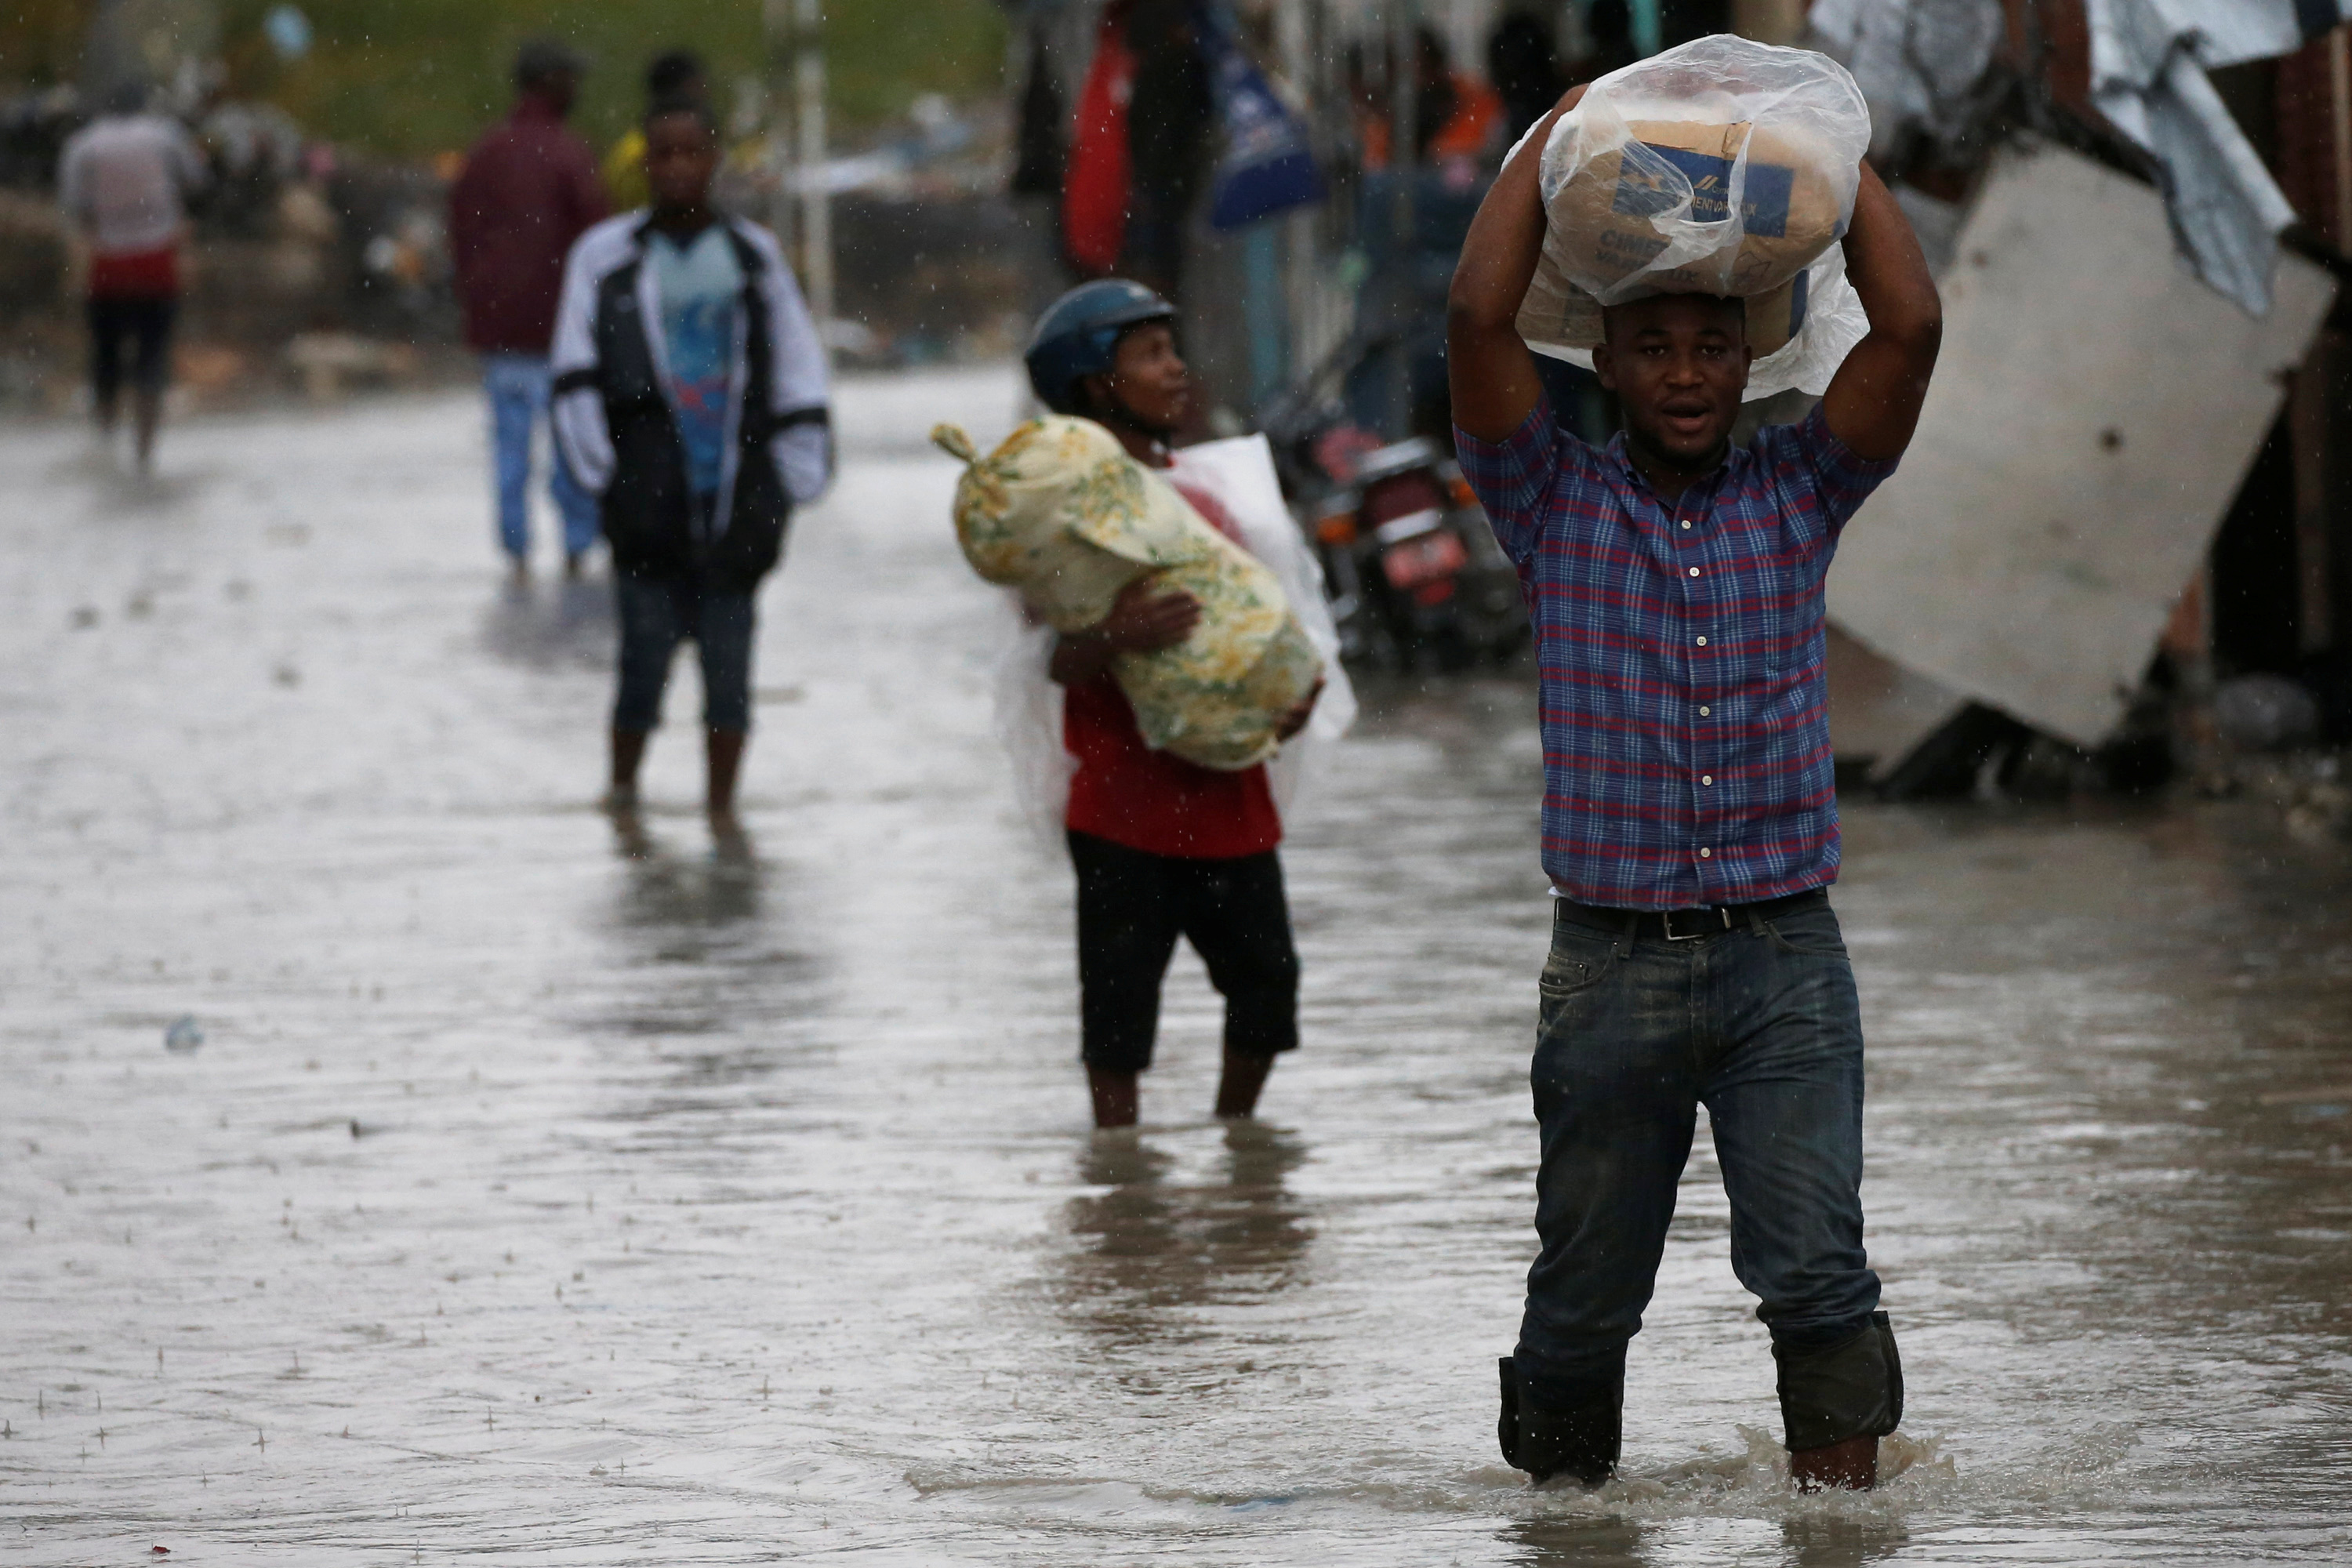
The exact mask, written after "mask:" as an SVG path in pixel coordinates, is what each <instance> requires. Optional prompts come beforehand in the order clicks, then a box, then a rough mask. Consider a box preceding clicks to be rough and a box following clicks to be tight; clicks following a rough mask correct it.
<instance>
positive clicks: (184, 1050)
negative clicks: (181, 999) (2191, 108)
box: [163, 1013, 205, 1056]
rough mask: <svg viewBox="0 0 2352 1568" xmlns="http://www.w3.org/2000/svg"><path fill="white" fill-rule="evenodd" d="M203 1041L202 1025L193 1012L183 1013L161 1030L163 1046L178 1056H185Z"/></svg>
mask: <svg viewBox="0 0 2352 1568" xmlns="http://www.w3.org/2000/svg"><path fill="white" fill-rule="evenodd" d="M204 1043H205V1031H204V1026H202V1025H201V1024H198V1023H197V1022H196V1020H195V1016H194V1015H193V1014H188V1013H183V1014H182V1015H180V1016H178V1017H176V1018H174V1019H173V1020H172V1026H171V1027H170V1028H168V1029H166V1030H164V1031H163V1048H164V1049H165V1050H167V1051H172V1052H174V1053H176V1054H177V1055H180V1056H186V1055H187V1054H188V1053H189V1052H190V1051H193V1050H194V1049H195V1048H196V1047H198V1046H201V1045H203V1044H204Z"/></svg>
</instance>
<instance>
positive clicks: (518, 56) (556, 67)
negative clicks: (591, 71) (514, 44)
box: [514, 37, 588, 92]
mask: <svg viewBox="0 0 2352 1568" xmlns="http://www.w3.org/2000/svg"><path fill="white" fill-rule="evenodd" d="M587 70H588V62H587V60H586V59H585V58H583V56H582V55H581V53H580V51H579V50H577V49H575V48H573V47H572V46H571V45H570V44H567V43H565V42H564V41H563V40H562V39H561V38H546V37H541V38H526V39H525V40H523V44H522V47H520V48H519V49H517V50H515V59H514V84H515V86H516V87H517V88H519V89H521V90H522V91H524V92H531V91H534V90H537V89H541V88H548V87H552V86H554V85H555V84H556V83H557V82H559V81H564V80H577V79H579V78H581V77H582V76H584V75H585V74H587Z"/></svg>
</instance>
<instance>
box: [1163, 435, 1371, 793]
mask: <svg viewBox="0 0 2352 1568" xmlns="http://www.w3.org/2000/svg"><path fill="white" fill-rule="evenodd" d="M1170 456H1171V457H1172V458H1174V459H1175V462H1176V466H1175V468H1173V469H1171V471H1170V477H1171V479H1174V480H1175V481H1176V483H1177V484H1179V485H1194V486H1198V487H1199V488H1201V489H1204V490H1207V491H1208V492H1209V493H1210V494H1212V495H1213V496H1215V497H1216V498H1217V500H1218V501H1219V502H1220V503H1222V504H1223V507H1224V509H1225V515H1227V516H1228V517H1230V518H1232V519H1233V520H1234V522H1236V523H1238V524H1240V525H1241V531H1242V542H1244V544H1247V545H1248V546H1249V552H1250V553H1251V554H1252V555H1255V556H1256V557H1257V558H1258V559H1259V560H1260V561H1262V562H1264V563H1265V564H1266V566H1267V567H1268V568H1269V569H1270V570H1271V571H1272V572H1273V573H1274V575H1275V578H1276V581H1278V582H1280V583H1281V584H1282V591H1283V593H1284V594H1286V595H1288V596H1289V599H1290V610H1291V613H1292V614H1293V615H1295V616H1297V617H1298V624H1299V625H1300V626H1302V627H1304V628H1305V629H1306V632H1307V641H1309V642H1311V643H1313V644H1314V645H1315V651H1316V652H1318V653H1319V654H1321V655H1322V656H1323V695H1322V696H1320V697H1318V698H1317V699H1316V700H1315V714H1314V717H1312V718H1310V719H1309V720H1307V728H1306V729H1305V730H1304V731H1301V732H1300V733H1299V734H1298V735H1297V737H1295V738H1294V739H1292V740H1291V741H1289V742H1286V743H1285V745H1284V746H1283V748H1282V750H1281V751H1279V752H1276V753H1275V757H1274V761H1273V762H1271V763H1268V764H1266V768H1267V776H1268V779H1269V781H1270V782H1271V783H1272V784H1273V786H1274V799H1275V804H1276V805H1278V806H1279V807H1281V810H1282V815H1283V818H1284V820H1285V821H1287V820H1288V819H1289V816H1290V813H1291V810H1292V808H1293V807H1294V806H1295V805H1297V801H1298V798H1299V795H1300V792H1301V791H1302V790H1304V789H1305V788H1306V786H1307V782H1308V781H1309V780H1310V779H1311V778H1312V777H1314V775H1315V774H1316V773H1318V772H1319V771H1320V769H1321V767H1322V765H1323V763H1325V762H1327V761H1328V759H1329V756H1330V751H1331V746H1332V744H1333V742H1337V741H1338V740H1339V738H1340V737H1341V736H1343V735H1345V734H1346V733H1347V732H1348V730H1349V726H1351V725H1353V724H1354V723H1355V721H1356V689H1355V687H1354V686H1353V685H1352V684H1350V683H1349V679H1348V671H1347V669H1346V668H1344V667H1343V666H1341V664H1340V663H1339V626H1337V625H1336V624H1334V623H1333V621H1332V619H1331V605H1330V603H1329V601H1328V599H1327V598H1326V597H1325V595H1324V588H1323V567H1322V565H1321V563H1318V561H1317V560H1316V559H1315V552H1314V551H1313V550H1311V549H1309V548H1308V547H1307V535H1306V534H1305V533H1304V532H1302V531H1300V530H1299V527H1298V522H1297V519H1295V518H1293V517H1292V516H1291V515H1290V507H1289V504H1288V503H1287V502H1286V501H1285V500H1283V499H1282V480H1281V479H1280V478H1279V477H1277V476H1276V472H1275V467H1274V448H1273V447H1270V446H1268V445H1267V444H1266V439H1265V437H1264V436H1236V437H1232V438H1230V439H1228V440H1223V441H1203V442H1202V443H1201V444H1200V445H1198V446H1194V447H1178V448H1177V449H1176V450H1175V451H1174V452H1172V453H1171V454H1170Z"/></svg>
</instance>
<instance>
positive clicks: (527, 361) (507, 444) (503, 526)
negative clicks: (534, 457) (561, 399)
mask: <svg viewBox="0 0 2352 1568" xmlns="http://www.w3.org/2000/svg"><path fill="white" fill-rule="evenodd" d="M550 384H551V378H550V376H549V374H548V368H547V360H546V358H545V356H543V355H540V354H526V353H486V354H484V355H483V356H482V389H483V391H484V392H486V393H487V394H488V395H489V401H490V453H491V457H490V462H491V473H492V477H493V480H494V482H495V483H496V485H497V487H498V502H499V548H501V549H503V550H504V551H505V552H507V554H508V556H509V558H510V559H512V560H513V561H515V562H516V563H518V564H520V563H522V562H524V561H526V560H528V559H529V557H530V468H531V447H532V445H533V442H534V440H535V438H536V437H537V436H538V434H539V427H540V426H541V425H542V424H544V423H545V422H546V419H547V403H548V393H549V387H550ZM549 447H550V450H549V453H548V476H547V493H548V497H549V499H550V500H553V501H554V502H555V510H556V515H557V516H559V517H560V518H562V522H563V555H564V559H565V561H566V562H567V563H577V562H578V560H579V558H580V557H581V556H583V555H585V554H586V553H587V552H588V551H589V549H590V548H591V547H592V546H593V545H594V544H595V542H596V534H597V531H598V521H597V513H596V498H595V497H594V496H592V495H590V494H589V493H588V492H587V491H586V490H584V489H581V488H580V486H579V484H578V483H577V481H575V480H574V479H572V472H571V470H570V469H569V468H565V467H564V465H563V459H562V456H561V455H560V453H558V452H557V451H556V450H555V449H554V443H553V441H552V439H551V440H550V442H549Z"/></svg>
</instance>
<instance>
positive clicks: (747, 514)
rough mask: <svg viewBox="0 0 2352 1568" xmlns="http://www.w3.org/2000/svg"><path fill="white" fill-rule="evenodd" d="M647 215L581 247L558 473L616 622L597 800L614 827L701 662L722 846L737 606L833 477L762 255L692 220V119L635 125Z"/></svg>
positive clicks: (786, 314) (777, 284) (624, 220)
mask: <svg viewBox="0 0 2352 1568" xmlns="http://www.w3.org/2000/svg"><path fill="white" fill-rule="evenodd" d="M645 132H646V184H647V185H648V186H649V187H650V189H651V192H652V195H653V205H652V206H651V208H650V209H648V210H646V211H643V212H636V213H630V214H627V215H625V216H621V217H616V218H611V219H608V220H606V221H605V222H604V223H602V224H600V225H598V226H596V227H594V228H592V229H590V230H589V231H588V232H587V233H586V234H584V235H583V236H581V237H580V242H579V244H577V245H575V246H574V247H572V256H571V259H570V261H569V263H568V264H567V266H566V268H565V269H564V275H563V300H562V310H561V311H560V313H559V315H558V317H557V321H556V328H555V351H554V357H553V370H554V395H555V428H556V436H557V438H558V440H559V442H560V444H561V446H562V457H563V461H564V463H565V464H566V466H567V467H568V468H570V470H571V471H572V474H573V475H574V476H576V477H577V479H579V482H580V483H581V485H582V486H583V488H584V489H587V490H588V491H589V492H590V493H591V494H593V495H594V496H595V497H596V498H597V503H598V506H599V509H600V512H601V515H602V517H603V521H604V538H605V541H606V542H607V543H608V544H609V545H610V546H611V548H612V552H613V591H614V600H615V603H616V605H617V606H618V608H619V612H620V621H621V652H620V690H619V694H618V696H617V697H616V699H615V700H614V705H613V730H612V789H611V793H610V794H609V795H607V796H606V800H607V803H608V805H610V806H611V807H612V808H613V809H614V810H615V811H616V812H630V811H634V810H635V805H636V799H637V768H638V764H639V763H641V762H642V761H643V760H644V757H645V752H646V741H647V739H648V738H649V737H650V735H651V733H652V731H653V729H654V727H655V726H656V724H658V723H659V722H660V721H661V701H662V690H663V688H664V687H665V686H666V685H667V682H668V679H669V665H670V658H671V656H672V655H673V654H675V653H676V652H677V645H678V644H679V643H680V642H681V641H685V640H688V639H691V640H692V641H693V642H694V643H695V645H696V647H698V650H699V651H700V653H701V661H702V696H703V723H704V725H705V727H706V730H707V731H708V734H707V739H706V748H705V756H706V759H707V763H708V768H709V790H708V805H709V815H710V819H711V823H712V826H714V827H717V828H719V829H720V830H721V831H731V830H732V829H733V827H734V825H735V824H734V810H735V780H736V774H737V772H738V770H739V769H740V765H741V763H742V758H743V747H744V744H745V742H747V741H748V740H749V738H750V731H751V643H752V637H753V633H754V630H755V626H754V619H753V614H752V596H753V595H754V594H755V593H756V592H757V590H758V588H759V585H760V580H761V578H763V577H765V576H766V575H767V574H768V573H769V571H770V570H771V569H772V568H773V567H774V565H775V564H776V561H777V558H778V556H779V555H780V554H781V553H782V549H783V537H784V528H785V525H786V523H787V522H788V521H790V519H791V516H792V509H793V507H794V506H796V505H799V506H805V505H807V504H808V503H809V502H811V501H814V500H816V499H817V497H818V496H820V495H822V494H823V493H824V489H825V486H826V484H827V483H828V482H829V481H830V479H831V478H832V473H833V442H832V433H831V430H830V428H829V416H828V413H827V410H826V375H825V360H824V346H823V344H822V343H821V342H819V340H818V338H817V331H816V326H815V324H814V322H813V321H810V319H809V312H808V307H807V306H806V305H805V304H803V302H802V300H801V292H800V287H799V285H798V284H796V283H795V282H794V281H793V275H792V270H791V268H788V267H787V266H786V265H785V263H784V257H783V251H782V248H781V247H779V246H778V245H777V243H776V237H775V236H774V235H772V234H770V233H769V232H768V231H767V230H766V229H764V228H761V226H759V225H757V224H754V223H750V222H747V221H745V220H744V219H742V218H739V217H732V216H727V215H724V214H721V213H720V212H719V211H718V210H716V209H715V208H714V207H712V205H710V184H711V181H712V179H713V178H714V177H715V176H716V175H717V174H718V171H719V127H718V123H717V121H715V120H714V119H713V118H712V115H711V111H710V107H709V104H707V103H705V102H703V101H702V100H699V99H684V98H681V99H672V100H667V101H665V102H660V103H656V104H655V105H654V106H653V108H652V109H651V110H648V111H647V112H646V121H645Z"/></svg>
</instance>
